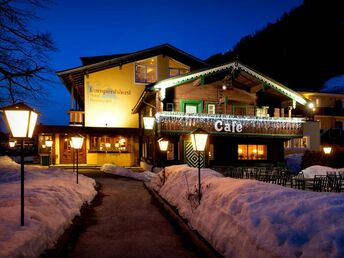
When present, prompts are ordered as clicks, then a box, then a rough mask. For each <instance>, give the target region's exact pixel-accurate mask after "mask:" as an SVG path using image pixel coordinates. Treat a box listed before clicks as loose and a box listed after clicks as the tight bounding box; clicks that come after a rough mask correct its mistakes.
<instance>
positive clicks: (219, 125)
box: [214, 120, 242, 133]
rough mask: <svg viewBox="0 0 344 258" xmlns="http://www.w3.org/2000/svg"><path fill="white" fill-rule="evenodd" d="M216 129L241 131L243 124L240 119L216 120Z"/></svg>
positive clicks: (233, 131) (231, 131)
mask: <svg viewBox="0 0 344 258" xmlns="http://www.w3.org/2000/svg"><path fill="white" fill-rule="evenodd" d="M214 129H215V131H217V132H229V133H241V132H242V124H241V123H240V122H238V121H229V122H225V121H222V120H216V121H215V123H214Z"/></svg>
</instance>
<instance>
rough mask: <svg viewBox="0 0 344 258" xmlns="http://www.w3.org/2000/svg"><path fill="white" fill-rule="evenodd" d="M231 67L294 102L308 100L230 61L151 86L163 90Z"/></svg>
mask: <svg viewBox="0 0 344 258" xmlns="http://www.w3.org/2000/svg"><path fill="white" fill-rule="evenodd" d="M231 69H237V70H239V71H244V72H246V73H247V74H249V75H251V76H253V77H254V78H256V79H257V80H259V81H260V82H262V83H263V84H264V85H265V86H268V87H270V88H272V89H274V90H276V91H278V92H279V93H281V94H283V95H285V96H287V97H289V98H291V99H292V100H294V101H295V102H297V103H299V104H301V105H303V106H305V105H306V104H307V103H308V101H307V100H306V99H305V98H304V97H303V96H302V95H301V94H299V93H297V92H296V91H293V90H292V89H290V88H288V87H286V86H284V85H283V84H281V83H278V82H276V81H275V80H273V79H271V78H269V77H268V76H265V75H263V74H261V73H259V72H257V71H255V70H253V69H251V68H249V67H247V66H245V65H243V64H241V63H239V62H231V63H227V64H223V65H219V66H215V67H211V68H206V69H202V70H198V71H194V72H191V73H188V74H186V75H181V76H177V77H173V78H169V79H166V80H162V81H159V82H157V83H155V84H154V85H153V86H152V89H153V90H164V89H166V88H170V87H175V86H178V85H181V84H184V83H187V82H190V81H194V80H196V79H198V78H200V77H204V76H208V75H212V74H216V73H220V72H223V71H226V70H231Z"/></svg>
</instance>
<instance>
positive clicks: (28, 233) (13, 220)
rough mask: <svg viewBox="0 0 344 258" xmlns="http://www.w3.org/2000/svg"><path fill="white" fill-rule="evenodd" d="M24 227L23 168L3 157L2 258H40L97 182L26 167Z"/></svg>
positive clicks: (0, 169)
mask: <svg viewBox="0 0 344 258" xmlns="http://www.w3.org/2000/svg"><path fill="white" fill-rule="evenodd" d="M24 169H25V191H24V192H25V199H24V213H25V215H24V217H25V221H24V226H20V165H18V164H17V163H15V162H14V161H12V160H11V159H10V158H9V157H0V189H1V191H0V257H39V256H40V254H42V253H43V252H44V251H45V250H46V249H48V248H52V247H53V246H54V244H55V243H56V241H57V239H58V238H59V237H60V236H61V235H62V234H63V232H64V231H65V229H66V228H68V226H69V225H70V224H71V223H72V220H73V218H74V217H75V216H77V215H80V208H81V206H82V205H83V204H84V203H86V202H87V203H90V202H91V201H92V199H93V198H94V196H95V195H96V191H95V189H94V186H95V181H94V180H93V179H91V178H88V177H85V176H83V175H79V184H76V179H75V175H74V174H73V173H71V172H66V171H64V170H62V169H51V168H41V167H39V166H25V168H24Z"/></svg>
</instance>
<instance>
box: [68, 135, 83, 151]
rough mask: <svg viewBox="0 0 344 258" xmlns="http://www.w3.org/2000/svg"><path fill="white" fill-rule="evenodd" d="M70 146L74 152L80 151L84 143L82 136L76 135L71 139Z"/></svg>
mask: <svg viewBox="0 0 344 258" xmlns="http://www.w3.org/2000/svg"><path fill="white" fill-rule="evenodd" d="M70 142H71V146H72V148H74V149H76V150H80V149H81V148H82V144H83V143H84V136H82V135H80V134H78V135H74V136H72V137H71V141H70Z"/></svg>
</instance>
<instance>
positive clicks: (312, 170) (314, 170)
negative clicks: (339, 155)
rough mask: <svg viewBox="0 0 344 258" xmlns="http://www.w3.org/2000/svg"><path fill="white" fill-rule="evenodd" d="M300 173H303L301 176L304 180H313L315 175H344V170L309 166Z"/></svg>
mask: <svg viewBox="0 0 344 258" xmlns="http://www.w3.org/2000/svg"><path fill="white" fill-rule="evenodd" d="M300 173H303V176H304V177H305V178H314V176H315V175H323V176H326V175H327V173H335V174H340V173H343V174H344V168H331V167H325V166H319V165H315V166H311V167H308V168H305V169H304V170H302V171H301V172H300Z"/></svg>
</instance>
